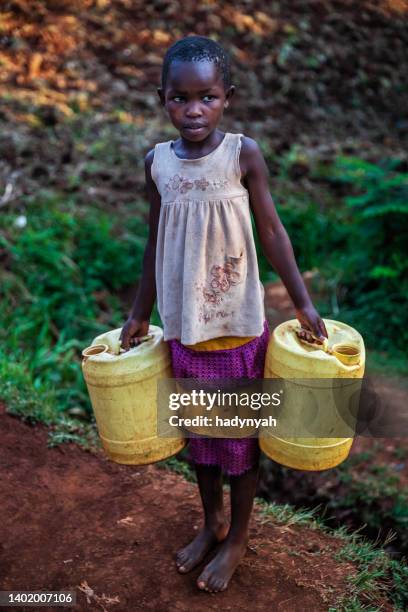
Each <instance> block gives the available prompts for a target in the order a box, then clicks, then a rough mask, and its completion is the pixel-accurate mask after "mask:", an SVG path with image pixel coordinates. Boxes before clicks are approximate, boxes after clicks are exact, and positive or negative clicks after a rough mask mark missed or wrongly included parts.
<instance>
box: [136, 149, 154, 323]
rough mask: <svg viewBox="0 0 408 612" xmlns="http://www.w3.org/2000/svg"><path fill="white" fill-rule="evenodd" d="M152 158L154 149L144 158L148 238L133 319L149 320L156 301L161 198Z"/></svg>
mask: <svg viewBox="0 0 408 612" xmlns="http://www.w3.org/2000/svg"><path fill="white" fill-rule="evenodd" d="M153 157H154V149H152V150H151V151H149V153H147V155H146V157H145V179H146V190H147V196H148V199H149V202H150V212H149V236H148V240H147V244H146V247H145V252H144V256H143V269H142V277H141V279H140V283H139V286H138V290H137V294H136V298H135V301H134V304H133V307H132V310H131V313H130V316H131V317H132V318H135V319H142V320H146V319H150V316H151V313H152V310H153V306H154V302H155V300H156V276H155V265H156V241H157V228H158V224H159V216H160V207H161V197H160V194H159V192H158V191H157V187H156V184H155V182H154V181H153V179H152V174H151V167H152V162H153Z"/></svg>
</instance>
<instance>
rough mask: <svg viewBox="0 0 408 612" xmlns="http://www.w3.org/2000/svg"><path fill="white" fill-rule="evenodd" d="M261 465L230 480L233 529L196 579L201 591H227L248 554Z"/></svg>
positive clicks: (231, 477) (256, 465) (257, 463)
mask: <svg viewBox="0 0 408 612" xmlns="http://www.w3.org/2000/svg"><path fill="white" fill-rule="evenodd" d="M258 471H259V461H257V462H256V463H255V465H254V466H253V467H252V468H250V469H249V470H247V471H246V472H244V473H243V474H242V475H240V476H230V483H231V527H230V530H229V532H228V535H227V537H226V538H225V540H224V542H223V543H222V546H221V547H220V550H219V552H218V553H217V554H216V556H215V557H214V559H212V560H211V561H210V562H209V563H208V564H207V565H206V566H205V568H204V570H203V571H202V573H201V574H200V576H199V577H198V579H197V585H198V587H199V588H200V589H204V590H206V591H211V592H216V591H224V590H225V589H226V588H227V586H228V583H229V581H230V579H231V577H232V575H233V573H234V571H235V568H236V567H237V565H238V564H239V562H240V561H241V559H242V557H243V556H244V554H245V551H246V547H247V543H248V524H249V518H250V516H251V511H252V506H253V501H254V497H255V492H256V484H257V480H258Z"/></svg>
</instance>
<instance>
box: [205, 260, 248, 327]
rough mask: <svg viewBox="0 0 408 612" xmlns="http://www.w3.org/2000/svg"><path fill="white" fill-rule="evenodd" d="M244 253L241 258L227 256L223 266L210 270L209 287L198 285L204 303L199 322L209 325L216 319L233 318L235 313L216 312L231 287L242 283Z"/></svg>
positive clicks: (212, 267)
mask: <svg viewBox="0 0 408 612" xmlns="http://www.w3.org/2000/svg"><path fill="white" fill-rule="evenodd" d="M242 258H243V252H242V253H241V255H240V256H239V257H231V256H226V257H225V262H224V265H223V266H220V265H213V266H211V269H210V279H209V282H208V286H207V287H206V286H202V285H201V286H200V285H198V286H197V287H198V289H199V290H200V291H201V294H202V297H203V298H204V300H203V301H204V303H202V304H200V311H199V316H198V320H199V321H200V322H202V321H203V322H204V323H208V322H209V321H211V320H212V319H214V318H218V317H222V318H224V317H227V316H232V314H233V311H232V312H230V313H228V312H227V311H225V310H224V309H221V310H215V307H216V306H219V305H220V304H221V303H222V302H223V301H224V295H223V294H225V293H227V292H228V291H229V290H230V289H231V287H233V286H234V285H238V284H239V283H241V282H242V278H241V273H240V272H239V267H240V264H241V263H242Z"/></svg>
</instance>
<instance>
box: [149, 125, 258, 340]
mask: <svg viewBox="0 0 408 612" xmlns="http://www.w3.org/2000/svg"><path fill="white" fill-rule="evenodd" d="M241 136H242V134H232V133H230V132H227V133H226V134H225V136H224V139H223V140H222V142H221V143H220V144H219V145H218V147H216V149H214V150H213V151H212V152H211V153H209V154H208V155H204V156H203V157H199V158H197V159H181V158H179V157H177V155H176V154H175V151H174V149H173V146H172V145H173V143H174V141H173V140H169V141H167V142H161V143H158V144H156V146H155V148H154V159H153V163H152V167H151V174H152V179H153V180H154V182H155V183H156V186H157V189H158V191H159V193H160V195H161V209H160V217H159V225H158V234H157V245H156V270H155V273H156V291H157V308H158V311H159V314H160V317H161V320H162V323H163V332H164V340H171V339H173V338H176V339H178V340H179V341H180V342H181V343H182V344H195V343H197V342H202V341H204V340H210V339H212V338H218V337H220V336H260V335H261V334H262V332H263V324H264V320H265V308H264V288H263V285H262V283H261V281H260V278H259V269H258V260H257V255H256V249H255V242H254V236H253V232H252V225H251V215H250V206H249V198H248V195H249V194H248V191H247V189H245V187H244V186H243V185H242V184H241V182H240V177H241V171H240V166H239V154H240V150H241Z"/></svg>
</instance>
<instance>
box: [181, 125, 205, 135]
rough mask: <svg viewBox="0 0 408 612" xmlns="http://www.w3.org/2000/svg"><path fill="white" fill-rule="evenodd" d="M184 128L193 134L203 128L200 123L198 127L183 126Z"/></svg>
mask: <svg viewBox="0 0 408 612" xmlns="http://www.w3.org/2000/svg"><path fill="white" fill-rule="evenodd" d="M184 129H185V130H187V132H193V133H194V134H195V133H197V132H201V131H202V130H203V129H204V126H203V125H201V126H199V127H185V128H184Z"/></svg>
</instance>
